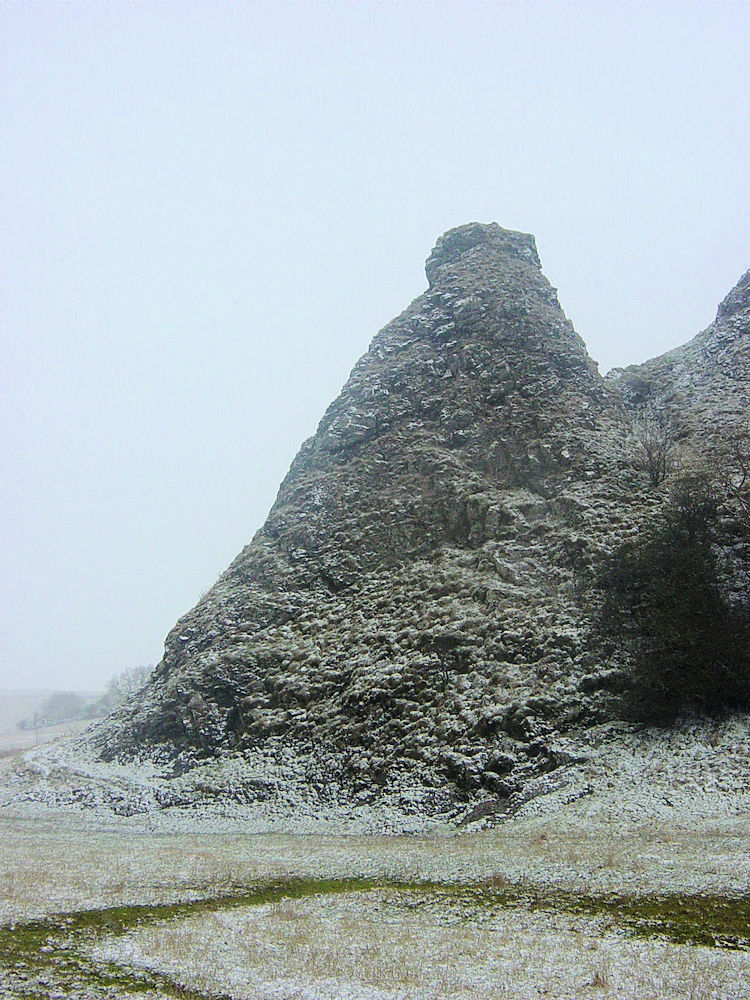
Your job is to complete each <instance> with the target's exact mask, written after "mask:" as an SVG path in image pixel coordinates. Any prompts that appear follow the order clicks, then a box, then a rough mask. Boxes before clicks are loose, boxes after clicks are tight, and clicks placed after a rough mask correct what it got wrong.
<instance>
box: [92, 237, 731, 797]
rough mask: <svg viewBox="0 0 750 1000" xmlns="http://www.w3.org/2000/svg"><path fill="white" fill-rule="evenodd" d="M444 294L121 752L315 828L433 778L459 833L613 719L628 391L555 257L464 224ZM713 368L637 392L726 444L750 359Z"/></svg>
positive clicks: (115, 723) (280, 505) (196, 624)
mask: <svg viewBox="0 0 750 1000" xmlns="http://www.w3.org/2000/svg"><path fill="white" fill-rule="evenodd" d="M426 272H427V278H428V282H429V288H428V289H427V291H425V292H424V293H423V294H422V295H420V296H419V297H418V298H417V299H415V300H414V302H412V303H411V305H409V306H408V307H407V308H406V309H405V310H404V312H403V313H402V314H401V315H400V316H398V317H396V318H395V319H394V320H393V321H392V322H391V323H389V324H388V325H387V326H386V327H385V328H384V329H383V330H381V331H380V332H379V333H378V334H377V335H376V336H375V338H374V339H373V342H372V344H371V346H370V349H369V350H368V351H367V353H366V354H365V355H364V356H363V357H362V358H361V359H360V360H359V361H358V362H357V364H356V365H355V366H354V369H353V371H352V373H351V375H350V377H349V379H348V380H347V382H346V385H345V386H344V388H343V389H342V391H341V393H340V395H339V396H338V398H337V399H336V400H334V402H333V403H332V404H331V405H330V406H329V408H328V410H327V411H326V413H325V414H324V416H323V418H322V420H321V422H320V425H319V427H318V430H317V432H316V434H314V435H313V436H312V437H311V438H310V439H309V440H308V441H306V442H305V443H304V444H303V445H302V447H301V449H300V451H299V453H298V455H297V457H296V458H295V460H294V462H293V463H292V467H291V469H290V471H289V473H288V474H287V476H286V478H285V480H284V482H283V483H282V484H281V487H280V490H279V494H278V497H277V500H276V502H275V504H274V506H273V508H272V509H271V511H270V512H269V515H268V518H267V520H266V522H265V524H264V525H263V526H262V528H261V529H260V530H259V531H258V532H257V533H256V535H255V537H254V538H253V539H252V541H251V542H250V543H249V544H248V545H247V546H246V547H245V548H244V549H243V550H242V552H240V554H239V555H238V556H237V558H236V559H235V560H234V561H233V563H232V564H231V565H230V566H229V568H228V569H227V570H226V571H225V572H224V573H223V574H222V576H221V577H220V578H219V580H218V581H217V582H216V584H215V585H214V586H213V587H212V588H211V589H210V590H209V591H208V593H207V594H206V595H205V596H204V597H203V598H202V599H201V601H200V602H199V603H198V605H196V607H195V608H193V609H192V610H191V611H189V612H188V613H187V614H186V615H184V616H183V618H181V619H180V621H179V622H178V623H177V625H176V626H175V628H174V629H173V630H172V631H171V632H170V634H169V636H168V637H167V640H166V643H165V650H164V657H163V659H162V662H161V664H160V665H159V666H158V668H157V670H156V671H155V673H154V676H153V678H152V680H151V681H150V682H149V684H148V685H147V686H146V688H145V689H144V691H143V692H142V693H141V694H139V695H138V697H137V698H136V700H135V701H134V702H133V703H132V704H130V705H129V706H127V707H125V708H123V709H122V710H121V711H120V712H119V714H117V715H116V716H114V717H113V718H111V719H110V720H107V721H106V722H105V723H103V724H102V725H101V726H100V727H99V729H98V730H97V731H96V733H95V734H94V736H93V737H92V740H93V742H94V745H95V747H96V749H97V752H99V753H101V754H102V755H103V756H109V757H112V756H116V755H124V756H133V755H136V754H142V753H144V752H148V753H151V754H155V753H158V752H163V753H166V754H168V755H169V754H171V755H173V756H176V755H179V754H182V755H183V756H184V757H185V758H186V759H188V760H190V759H194V755H195V754H203V755H207V756H209V757H210V756H213V755H220V754H225V753H227V754H239V755H244V757H243V759H245V760H251V761H253V762H254V763H253V767H254V768H257V770H258V773H263V774H267V773H271V771H272V772H273V774H274V775H275V777H274V779H273V782H272V784H273V788H274V789H276V790H277V791H275V792H273V794H274V795H275V794H277V793H278V790H279V789H282V790H285V792H284V794H286V792H288V793H289V797H290V801H291V800H294V801H295V802H296V803H299V802H307V803H308V805H309V807H310V808H313V809H314V808H315V802H316V801H318V799H317V798H316V797H317V796H320V795H323V794H329V790H330V789H338V792H337V793H336V794H339V793H340V794H341V795H342V796H343V797H347V796H348V797H349V798H350V799H351V796H352V795H359V796H365V797H366V798H367V800H368V801H369V797H370V796H382V795H385V794H386V793H388V794H390V793H393V795H394V796H396V798H397V799H398V801H399V802H400V801H401V799H400V796H401V791H400V789H401V788H402V787H403V784H402V783H403V782H404V781H407V780H408V781H410V782H412V783H414V784H415V785H416V786H419V789H420V790H419V797H420V802H421V806H420V808H423V809H425V810H427V811H430V810H432V811H434V812H439V811H441V810H443V809H445V808H450V807H452V805H453V804H454V803H455V801H456V800H457V799H461V797H462V796H463V797H464V799H465V798H466V797H471V796H473V795H476V794H485V793H489V792H491V793H492V794H493V795H495V796H498V797H499V798H500V799H502V798H505V799H507V797H508V796H513V795H520V794H522V793H523V790H524V788H525V787H526V785H527V783H528V782H529V781H530V780H531V779H532V778H533V776H534V775H538V774H539V773H541V772H543V771H546V770H554V769H555V768H556V767H557V766H558V765H559V759H558V756H556V754H557V751H555V750H554V748H553V746H552V743H551V742H550V739H551V736H550V734H553V733H554V732H555V731H556V729H557V731H559V729H560V728H561V727H564V726H565V725H569V724H572V723H573V722H575V721H576V720H578V721H580V720H582V719H586V718H593V717H594V715H595V712H596V703H595V699H594V698H593V696H592V695H591V694H590V691H592V690H594V689H597V684H598V680H597V678H596V677H594V678H593V680H592V676H591V672H592V670H599V671H600V670H601V664H596V663H592V661H591V653H590V651H589V650H588V649H587V644H586V628H587V625H586V609H585V608H582V606H581V602H580V598H579V597H578V596H577V595H578V587H579V583H580V580H579V574H580V573H581V572H582V568H583V570H584V571H585V569H586V568H587V567H588V569H590V568H591V566H592V565H593V563H594V559H595V556H596V553H597V552H599V551H601V550H602V549H605V550H606V548H607V546H608V545H610V544H611V542H612V538H621V537H622V535H623V532H625V533H627V532H630V531H632V530H637V527H638V524H637V516H638V515H637V505H636V506H635V507H634V504H633V496H634V491H635V492H637V490H638V485H637V478H638V476H637V473H636V472H634V470H633V467H632V463H630V464H629V462H628V458H627V436H628V433H629V431H628V423H629V422H628V417H627V414H626V412H625V409H624V406H623V399H624V398H625V396H626V393H625V391H624V388H623V386H624V381H623V379H624V377H625V375H627V374H628V373H623V378H621V379H620V380H619V383H618V384H613V387H611V388H610V387H608V386H607V385H605V383H604V381H603V380H602V378H601V377H600V375H599V373H598V370H597V367H596V365H595V364H594V362H593V361H592V360H591V359H590V358H589V356H588V353H587V351H586V348H585V345H584V343H583V341H582V340H581V339H580V337H578V335H577V334H576V332H575V330H574V329H573V327H572V325H571V324H570V322H569V321H568V319H567V318H566V316H565V314H564V312H563V311H562V309H561V308H560V305H559V303H558V301H557V296H556V294H555V290H554V289H553V288H552V287H551V286H550V284H549V282H548V281H547V279H546V278H545V277H544V275H543V274H542V271H541V267H540V263H539V258H538V256H537V252H536V246H535V243H534V239H533V237H532V236H528V235H526V234H523V233H516V232H512V231H509V230H505V229H501V228H500V227H499V226H497V225H496V224H494V223H493V224H491V225H481V224H479V223H471V224H470V225H467V226H461V227H459V228H458V229H454V230H451V231H450V232H448V233H446V234H445V235H444V236H443V237H441V238H440V239H439V240H438V241H437V244H436V246H435V249H434V250H433V251H432V253H431V254H430V257H429V259H428V261H427V265H426ZM747 286H748V280H747V276H746V278H745V279H743V281H742V282H740V285H738V286H737V289H735V291H734V292H733V293H731V295H730V296H729V297H728V299H726V300H725V303H724V304H723V305H722V309H723V310H724V315H726V316H730V317H732V318H731V322H730V321H729V320H727V321H726V322H725V323H724V326H723V328H724V329H726V330H729V329H730V328H732V325H733V324H737V323H739V320H738V319H737V317H739V316H740V315H742V314H743V309H744V303H746V301H747ZM720 312H721V310H720ZM743 322H744V321H743ZM720 325H721V324H715V326H720ZM740 325H741V324H740ZM732 339H733V340H734V341H735V342H737V343H739V341H740V340H741V339H744V340H745V341H747V338H739V337H734V335H732ZM709 347H710V348H711V350H710V351H709V350H708V349H707V348H706V347H705V345H704V344H702V342H698V343H697V344H694V346H692V347H690V349H689V350H686V351H683V352H682V354H680V355H679V357H678V358H676V359H675V358H674V357H672V358H668V359H667V362H668V363H667V362H664V360H663V359H657V363H655V364H652V365H651V367H648V368H646V366H644V371H642V372H640V373H636V375H637V376H638V378H639V379H640V383H643V384H644V385H645V386H646V388H647V389H648V390H649V391H653V392H657V390H658V391H659V392H660V393H661V396H660V398H661V399H665V398H667V397H665V396H664V391H665V388H666V389H668V391H669V393H670V395H669V397H668V400H667V401H668V403H669V405H670V406H672V405H674V407H675V408H677V407H682V409H684V410H685V412H687V410H688V406H687V403H688V402H690V401H691V400H702V401H703V402H702V403H701V405H700V406H693V410H692V411H691V412H692V413H693V414H694V418H695V421H696V422H700V424H701V426H705V425H706V423H707V422H708V421H709V419H714V417H716V420H715V422H716V424H717V428H718V425H719V424H721V426H722V427H725V426H726V425H727V423H728V422H730V421H732V420H735V419H739V418H738V416H737V415H738V414H739V415H740V416H741V415H742V413H743V412H744V410H745V409H746V404H747V374H748V371H749V370H750V369H749V368H748V357H747V353H746V352H745V353H741V352H735V353H733V354H732V356H731V361H732V366H731V370H732V371H734V370H735V369H736V370H737V373H738V374H737V377H736V378H734V379H733V381H732V382H731V385H730V384H729V382H728V376H727V377H723V381H721V380H718V379H717V378H714V380H713V381H711V379H710V378H709V374H707V373H710V372H713V371H716V370H720V371H726V372H728V371H729V370H730V365H729V364H727V365H722V364H721V361H722V359H723V357H724V355H719V354H717V353H716V350H715V349H714V347H713V346H712V345H709ZM727 357H729V356H728V355H727ZM717 359H718V360H717ZM633 377H634V378H635V375H633ZM640 383H639V384H640ZM701 386H708V387H709V389H708V390H706V391H703V390H702V389H700V387H701ZM699 389H700V391H699ZM709 390H710V391H709ZM701 393H702V395H701ZM717 400H718V402H717ZM722 401H723V402H722ZM626 402H627V400H626ZM704 404H705V405H704ZM717 414H718V416H716V415H717ZM711 415H713V416H711ZM634 483H635V485H634ZM649 502H650V501H649ZM191 755H193V756H191ZM269 769H270V770H269ZM274 769H275V770H274ZM269 787H270V786H269ZM389 789H390V792H388V790H389ZM256 793H257V794H258V795H260V794H261V793H262V794H264V795H265V794H267V795H271V792H270V791H268V789H267V788H264V789H262V790H261V792H258V790H257V788H256V786H255V785H249V786H248V789H247V790H246V794H247V795H251V796H255V795H256ZM243 794H245V792H243ZM331 794H332V793H331ZM295 808H296V806H295Z"/></svg>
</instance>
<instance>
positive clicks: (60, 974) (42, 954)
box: [0, 878, 750, 1000]
mask: <svg viewBox="0 0 750 1000" xmlns="http://www.w3.org/2000/svg"><path fill="white" fill-rule="evenodd" d="M374 889H380V890H388V891H390V892H391V893H397V894H398V897H399V898H400V899H401V900H403V902H404V903H405V905H416V903H418V902H419V901H427V902H429V903H430V904H434V905H437V906H440V907H447V908H448V909H449V910H453V911H454V912H455V913H458V914H459V915H463V916H460V919H461V920H464V921H472V920H475V919H476V914H477V913H480V914H481V913H482V912H487V913H497V912H500V911H503V910H519V911H525V912H532V913H533V912H548V913H553V914H570V915H572V916H576V917H591V918H606V925H607V927H608V928H609V929H612V930H618V931H621V932H625V933H627V934H630V935H633V936H636V937H640V938H652V939H653V938H661V939H664V940H667V941H670V942H673V943H675V944H681V945H702V946H707V947H711V948H719V949H731V950H743V951H747V950H750V895H741V896H736V897H733V896H729V895H718V894H685V893H676V894H652V895H626V894H617V895H612V894H605V893H586V892H581V893H577V892H574V891H571V890H561V889H542V888H539V887H535V886H532V885H527V884H524V883H522V882H521V883H514V884H512V883H507V882H505V881H504V880H500V881H499V884H498V880H488V881H485V882H480V883H475V884H473V885H460V884H445V883H434V882H409V881H395V880H386V879H353V878H348V879H299V878H296V879H285V880H276V881H273V882H268V883H265V884H257V885H254V886H250V887H247V888H244V889H236V890H233V891H231V892H225V893H222V894H219V895H215V896H212V897H210V898H203V899H198V900H192V901H189V902H181V903H166V904H160V905H131V906H114V907H108V908H105V909H94V910H79V911H76V912H71V913H67V914H62V915H58V916H55V917H47V918H44V919H41V920H33V921H25V922H21V923H17V924H15V925H10V926H3V927H0V955H2V956H3V958H2V966H1V967H0V974H2V975H3V976H4V977H5V983H4V984H3V985H4V994H3V995H5V996H14V995H15V996H30V997H34V996H37V997H49V996H51V995H54V994H55V992H58V993H59V994H60V995H66V994H67V995H72V996H81V995H84V994H85V995H86V996H87V997H88V996H92V997H98V996H102V997H104V996H110V997H111V996H118V995H119V996H128V995H140V996H144V995H145V996H150V997H182V998H190V1000H197V998H201V997H205V996H207V995H208V994H207V993H205V992H201V991H200V990H196V989H191V988H189V987H186V986H184V985H180V984H179V983H178V982H177V981H176V980H175V979H173V978H171V977H170V975H168V974H166V973H163V972H160V971H155V970H150V969H146V968H135V967H133V966H129V965H127V964H120V963H119V962H114V961H104V960H97V959H95V958H94V957H92V949H93V948H94V946H95V945H96V944H97V942H98V941H100V940H102V939H105V938H106V939H108V940H110V941H111V940H113V939H117V938H119V937H121V936H123V935H125V934H127V933H129V932H132V931H136V930H143V929H146V928H149V927H158V926H166V925H170V926H175V925H176V924H177V923H178V922H180V921H183V920H185V919H186V918H189V917H195V916H198V915H208V914H212V913H214V914H215V913H222V914H226V913H228V912H229V911H231V910H233V909H239V908H248V907H257V906H263V905H267V904H275V903H280V902H281V901H291V900H302V899H306V898H310V897H326V896H331V895H336V894H339V895H340V894H352V893H361V892H367V891H370V890H374ZM0 983H2V980H0ZM210 995H211V996H212V997H213V998H216V997H217V996H219V997H220V996H223V994H217V993H215V992H213V990H212V991H211V994H210Z"/></svg>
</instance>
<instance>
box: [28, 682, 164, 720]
mask: <svg viewBox="0 0 750 1000" xmlns="http://www.w3.org/2000/svg"><path fill="white" fill-rule="evenodd" d="M153 669H154V668H153V667H131V668H130V669H129V670H122V671H121V672H120V673H119V674H115V676H114V677H111V678H110V679H109V681H107V687H106V689H105V691H104V694H102V695H99V696H98V697H97V696H93V697H92V696H91V695H84V694H79V693H78V692H76V691H55V692H53V694H51V695H50V696H49V697H48V698H46V699H45V701H43V702H42V704H41V705H40V706H39V708H38V709H37V710H36V711H35V712H34V714H33V715H31V716H28V717H27V718H24V719H21V721H20V722H19V723H18V728H19V729H41V728H43V727H45V726H58V725H60V723H63V722H80V721H85V720H86V719H98V718H100V717H101V716H102V715H107V714H108V713H109V712H112V711H114V710H115V709H116V708H118V706H120V705H121V704H122V703H123V702H124V701H126V700H127V699H128V698H129V697H130V696H131V695H133V694H135V692H136V691H139V690H140V689H141V688H142V687H143V685H144V684H145V683H146V681H147V680H148V678H149V677H150V676H151V672H152V671H153Z"/></svg>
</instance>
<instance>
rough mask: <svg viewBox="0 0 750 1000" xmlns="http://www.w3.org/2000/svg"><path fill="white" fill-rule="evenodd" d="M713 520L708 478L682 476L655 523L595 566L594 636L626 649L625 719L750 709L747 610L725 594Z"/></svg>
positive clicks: (715, 519)
mask: <svg viewBox="0 0 750 1000" xmlns="http://www.w3.org/2000/svg"><path fill="white" fill-rule="evenodd" d="M717 525H718V498H717V496H716V494H715V490H714V488H713V486H712V484H711V483H710V482H709V481H708V480H707V478H705V477H702V476H692V477H688V478H685V479H683V480H681V481H680V482H679V483H678V484H677V486H676V487H675V489H674V490H673V493H672V496H671V498H670V500H669V501H668V502H667V504H666V505H665V507H664V509H663V511H662V515H661V517H660V519H659V520H658V522H657V523H655V524H653V525H652V526H651V527H650V528H647V529H645V530H644V531H642V533H641V535H640V536H639V538H638V539H637V540H635V541H632V542H628V543H626V544H625V545H622V546H621V547H620V548H619V549H617V550H616V551H615V552H614V554H613V555H612V556H611V557H610V558H609V560H608V561H607V562H606V564H605V565H604V566H603V567H602V568H601V571H600V573H599V579H598V587H599V589H600V591H601V593H602V597H603V600H602V605H601V609H600V613H599V617H598V622H597V627H598V632H599V635H600V637H601V638H602V639H604V640H605V641H608V642H610V643H614V644H615V646H617V647H619V648H620V649H621V650H623V651H624V652H625V654H626V658H627V660H628V662H629V665H630V677H629V681H630V683H629V697H628V705H627V709H628V714H630V715H631V717H636V718H641V719H650V720H654V721H656V720H662V721H669V720H671V719H674V717H675V716H676V715H677V714H678V713H679V712H680V711H682V710H685V709H691V710H695V711H698V712H717V711H722V710H726V709H731V708H749V707H750V616H749V615H748V613H747V610H748V609H747V608H744V609H743V608H739V609H738V608H736V607H733V606H732V605H731V604H730V603H729V602H728V601H727V599H726V597H725V595H724V593H723V591H722V586H721V581H720V576H719V572H718V564H717V559H716V556H715V553H714V543H715V540H716V538H715V536H716V532H717Z"/></svg>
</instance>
